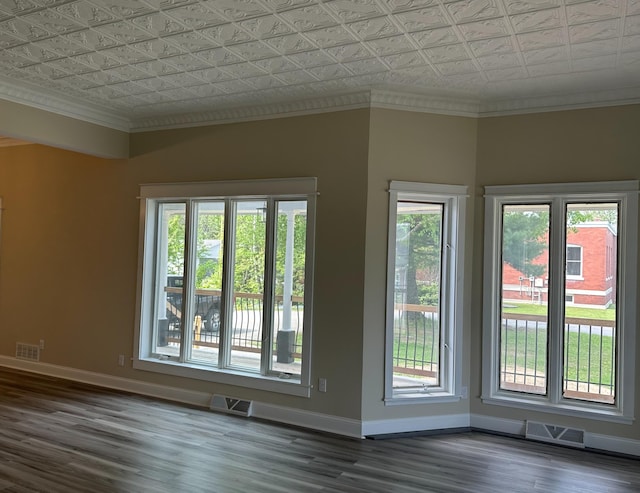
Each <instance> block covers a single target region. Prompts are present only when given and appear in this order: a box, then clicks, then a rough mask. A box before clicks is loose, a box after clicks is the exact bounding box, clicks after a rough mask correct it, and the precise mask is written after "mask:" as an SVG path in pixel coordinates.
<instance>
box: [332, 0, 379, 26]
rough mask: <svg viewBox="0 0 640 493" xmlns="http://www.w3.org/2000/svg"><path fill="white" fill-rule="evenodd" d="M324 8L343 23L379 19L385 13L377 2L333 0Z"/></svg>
mask: <svg viewBox="0 0 640 493" xmlns="http://www.w3.org/2000/svg"><path fill="white" fill-rule="evenodd" d="M324 6H325V8H327V9H328V10H329V11H330V12H332V13H333V14H335V15H336V16H337V17H338V18H339V19H340V20H341V21H343V22H351V21H356V20H361V19H366V18H368V17H378V16H381V15H384V13H385V12H384V10H383V9H382V8H381V6H380V5H378V3H377V2H376V0H358V1H353V0H333V1H330V2H327V3H325V4H324Z"/></svg>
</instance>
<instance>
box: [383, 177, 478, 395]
mask: <svg viewBox="0 0 640 493" xmlns="http://www.w3.org/2000/svg"><path fill="white" fill-rule="evenodd" d="M389 195H390V201H389V234H388V242H389V243H388V260H387V306H386V355H385V356H386V357H385V402H386V403H387V404H398V403H408V402H421V401H425V400H426V401H428V402H434V401H447V400H454V399H458V398H459V397H458V394H459V392H460V365H461V361H460V358H461V354H462V353H461V338H462V308H463V301H462V287H463V271H464V268H463V262H464V221H465V207H466V197H467V187H465V186H457V185H435V184H425V183H412V182H398V181H392V182H391V186H390V190H389Z"/></svg>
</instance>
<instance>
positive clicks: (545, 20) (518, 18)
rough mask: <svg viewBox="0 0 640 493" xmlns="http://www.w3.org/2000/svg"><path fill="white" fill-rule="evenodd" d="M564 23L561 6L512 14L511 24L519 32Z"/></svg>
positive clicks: (557, 25)
mask: <svg viewBox="0 0 640 493" xmlns="http://www.w3.org/2000/svg"><path fill="white" fill-rule="evenodd" d="M564 24H565V22H564V15H563V13H562V11H561V9H559V8H555V9H547V10H538V11H535V12H527V13H526V14H517V15H513V16H511V25H512V26H513V29H514V30H515V32H517V33H526V32H529V31H537V30H539V29H545V28H550V27H561V26H563V25H564Z"/></svg>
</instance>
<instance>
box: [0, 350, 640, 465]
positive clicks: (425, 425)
mask: <svg viewBox="0 0 640 493" xmlns="http://www.w3.org/2000/svg"><path fill="white" fill-rule="evenodd" d="M0 366H5V367H7V368H14V369H16V370H24V371H28V372H32V373H38V374H41V375H47V376H50V377H57V378H64V379H67V380H73V381H76V382H82V383H87V384H90V385H97V386H99V387H106V388H110V389H115V390H122V391H125V392H131V393H134V394H140V395H145V396H149V397H155V398H159V399H165V400H170V401H174V402H180V403H183V404H189V405H193V406H198V407H202V408H208V407H209V403H210V401H211V397H212V394H210V393H207V392H198V391H193V390H185V389H180V388H177V387H169V386H166V385H159V384H154V383H148V382H141V381H139V380H133V379H130V378H122V377H116V376H112V375H105V374H103V373H95V372H90V371H85V370H78V369H75V368H69V367H66V366H58V365H52V364H49V363H41V362H35V361H27V360H21V359H17V358H13V357H10V356H2V355H0ZM252 416H254V417H256V418H260V419H265V420H269V421H275V422H278V423H282V424H288V425H293V426H300V427H303V428H309V429H312V430H316V431H323V432H327V433H333V434H336V435H342V436H347V437H354V438H362V437H363V436H371V435H385V434H392V433H407V432H418V431H429V430H447V429H456V428H466V427H471V428H474V429H477V430H485V431H494V432H498V433H506V434H509V435H518V436H524V432H525V422H524V421H523V420H513V419H503V418H496V417H492V416H483V415H479V414H454V415H445V416H420V417H415V418H401V419H382V420H371V421H362V422H361V421H360V420H358V419H349V418H342V417H339V416H332V415H328V414H323V413H316V412H313V411H305V410H301V409H294V408H290V407H283V406H276V405H273V404H267V403H264V402H256V401H254V402H253V408H252ZM584 439H585V446H586V447H587V448H591V449H595V450H601V451H604V452H614V453H619V454H626V455H631V456H636V457H640V440H633V439H629V438H620V437H614V436H610V435H601V434H598V433H589V432H585V437H584Z"/></svg>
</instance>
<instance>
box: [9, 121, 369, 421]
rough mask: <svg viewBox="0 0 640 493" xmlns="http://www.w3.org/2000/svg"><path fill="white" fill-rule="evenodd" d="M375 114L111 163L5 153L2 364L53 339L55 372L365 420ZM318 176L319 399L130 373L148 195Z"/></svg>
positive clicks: (206, 135) (254, 130) (168, 141)
mask: <svg viewBox="0 0 640 493" xmlns="http://www.w3.org/2000/svg"><path fill="white" fill-rule="evenodd" d="M368 129H369V112H368V111H366V110H358V111H348V112H338V113H332V114H323V115H317V116H308V117H298V118H283V119H278V120H269V121H262V122H252V123H245V124H237V125H225V126H212V127H202V128H196V129H191V130H175V131H163V132H153V133H145V134H134V135H133V136H132V149H133V154H134V157H133V158H132V159H130V160H128V161H107V160H102V159H97V158H91V157H87V156H83V155H79V154H74V153H71V152H67V151H61V150H56V149H50V148H45V147H44V146H23V147H16V148H5V149H0V196H2V197H3V206H4V207H5V211H4V216H3V218H2V219H3V231H2V235H3V238H2V251H1V252H0V268H1V269H2V273H1V275H0V327H2V334H3V337H2V338H0V353H1V354H4V355H9V356H11V355H13V354H14V353H15V342H16V341H23V342H28V343H37V342H38V341H39V340H40V339H45V341H46V349H45V351H44V352H43V353H42V361H44V362H46V363H53V364H57V365H62V366H69V367H73V368H79V369H83V370H89V371H95V372H100V373H106V374H111V375H118V376H123V377H127V378H133V379H140V380H144V381H147V382H155V383H162V384H165V385H173V386H177V387H181V388H184V389H191V390H197V391H202V392H209V393H212V392H220V393H224V394H229V395H234V396H238V397H244V398H252V399H257V400H260V401H263V402H268V403H273V404H278V405H284V406H291V407H294V408H296V407H297V408H303V409H311V410H314V411H317V412H321V413H327V414H332V415H336V416H342V417H347V418H355V419H357V418H359V413H360V394H361V388H362V385H361V378H362V350H361V348H362V312H363V310H362V306H363V283H364V240H365V208H366V197H367V182H366V166H367V153H368ZM298 176H316V177H318V188H319V191H320V196H319V197H318V205H317V228H316V240H317V242H316V271H315V311H314V335H313V359H312V376H313V378H314V380H317V378H318V377H320V376H321V377H324V378H327V379H328V388H329V392H327V393H318V392H317V391H315V390H314V391H313V395H312V398H311V399H304V398H297V397H291V396H284V395H278V394H269V393H260V392H254V391H251V390H250V389H246V388H235V387H223V386H219V385H216V384H211V383H206V382H202V381H189V380H184V379H180V378H177V377H175V378H174V377H168V376H164V375H160V374H157V373H151V372H144V371H136V370H133V369H132V368H130V367H129V368H126V369H122V368H119V367H118V366H117V356H118V354H121V353H125V354H126V355H127V357H129V356H131V354H132V346H133V332H134V317H135V286H136V276H137V255H138V218H139V203H138V200H137V199H136V197H137V195H138V194H139V187H138V185H139V184H140V183H150V182H177V181H194V180H203V181H206V180H229V179H249V178H252V179H255V178H277V177H298Z"/></svg>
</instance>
